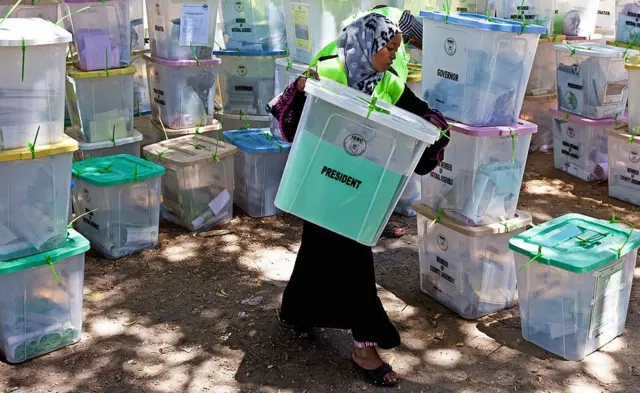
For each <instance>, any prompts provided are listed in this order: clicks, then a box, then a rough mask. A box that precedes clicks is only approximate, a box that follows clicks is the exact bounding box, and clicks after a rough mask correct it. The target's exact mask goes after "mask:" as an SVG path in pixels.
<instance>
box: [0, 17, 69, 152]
mask: <svg viewBox="0 0 640 393" xmlns="http://www.w3.org/2000/svg"><path fill="white" fill-rule="evenodd" d="M23 38H24V44H25V49H24V54H25V61H24V63H23V61H22V53H23V52H22V43H23V41H22V39H23ZM70 41H71V34H69V33H68V32H67V31H65V30H64V29H63V28H61V27H56V26H54V25H53V24H52V23H51V22H48V21H44V20H41V19H19V18H9V19H7V20H5V21H4V23H3V24H2V29H1V30H0V69H2V75H1V76H0V150H6V149H17V148H22V147H26V146H27V143H28V142H33V140H34V138H35V135H36V132H38V142H40V143H42V144H45V145H46V144H49V143H57V142H60V141H61V140H62V135H63V131H64V72H65V57H66V53H67V46H68V43H69V42H70ZM38 128H39V129H40V131H38Z"/></svg>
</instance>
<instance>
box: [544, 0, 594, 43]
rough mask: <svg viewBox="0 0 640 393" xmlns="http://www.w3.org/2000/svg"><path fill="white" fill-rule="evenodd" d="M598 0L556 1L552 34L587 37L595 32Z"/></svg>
mask: <svg viewBox="0 0 640 393" xmlns="http://www.w3.org/2000/svg"><path fill="white" fill-rule="evenodd" d="M599 6H600V0H556V13H555V18H554V26H553V32H554V33H555V34H564V35H568V36H583V37H589V36H592V35H593V34H595V32H596V19H597V18H598V8H599Z"/></svg>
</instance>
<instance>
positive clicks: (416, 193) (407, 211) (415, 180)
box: [393, 173, 422, 217]
mask: <svg viewBox="0 0 640 393" xmlns="http://www.w3.org/2000/svg"><path fill="white" fill-rule="evenodd" d="M421 182H422V179H421V176H418V175H417V174H415V173H412V174H411V177H410V178H409V182H408V183H407V186H406V187H405V189H404V191H402V195H400V199H398V204H397V205H396V208H395V209H393V213H394V214H399V215H401V216H405V217H414V216H415V215H416V212H415V211H414V210H413V207H412V206H411V205H412V204H413V203H414V202H419V201H420V188H421V187H420V185H421Z"/></svg>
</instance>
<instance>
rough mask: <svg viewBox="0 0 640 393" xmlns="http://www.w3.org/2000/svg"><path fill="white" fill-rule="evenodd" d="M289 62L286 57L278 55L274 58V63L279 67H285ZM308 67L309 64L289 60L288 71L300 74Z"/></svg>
mask: <svg viewBox="0 0 640 393" xmlns="http://www.w3.org/2000/svg"><path fill="white" fill-rule="evenodd" d="M288 64H289V62H288V61H287V58H286V57H280V58H277V59H276V65H278V66H279V67H283V68H287V65H288ZM308 69H309V65H308V64H302V63H297V62H295V61H292V62H291V68H289V70H288V71H289V72H291V73H292V74H302V73H303V72H306V71H307V70H308Z"/></svg>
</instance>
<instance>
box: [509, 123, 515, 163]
mask: <svg viewBox="0 0 640 393" xmlns="http://www.w3.org/2000/svg"><path fill="white" fill-rule="evenodd" d="M509 137H510V138H511V163H512V164H515V163H516V134H514V133H513V129H509Z"/></svg>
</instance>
